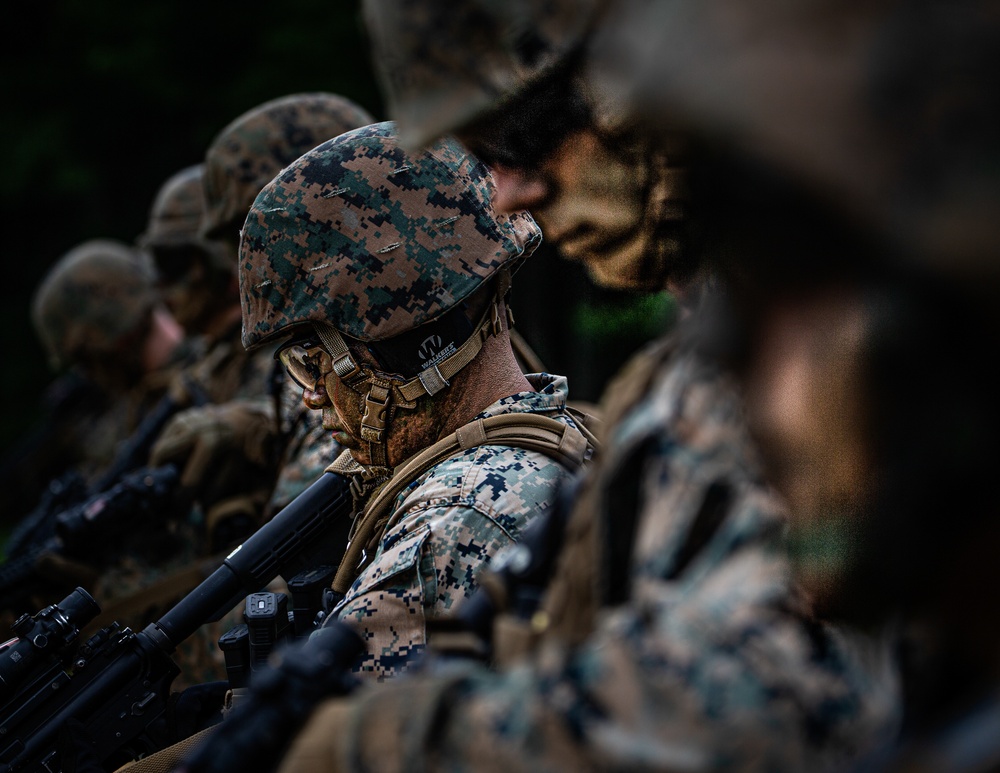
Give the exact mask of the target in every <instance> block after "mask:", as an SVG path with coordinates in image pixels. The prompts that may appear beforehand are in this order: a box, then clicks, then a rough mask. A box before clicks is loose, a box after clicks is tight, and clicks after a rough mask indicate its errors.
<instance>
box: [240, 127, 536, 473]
mask: <svg viewBox="0 0 1000 773" xmlns="http://www.w3.org/2000/svg"><path fill="white" fill-rule="evenodd" d="M492 189H493V182H492V178H491V176H490V173H489V171H488V170H487V168H486V167H485V166H484V165H483V164H482V163H481V162H479V161H478V160H477V159H475V158H474V157H472V156H469V155H468V154H467V153H466V152H465V151H464V150H463V149H462V147H461V145H459V144H458V143H457V142H456V141H454V140H451V139H444V140H441V141H439V142H438V143H436V144H435V145H433V146H431V147H430V148H428V149H426V150H422V151H416V152H413V153H408V152H406V151H404V150H403V149H402V148H401V147H400V146H399V144H398V141H397V137H396V132H395V127H394V125H393V124H392V123H391V122H386V123H380V124H375V125H372V126H368V127H364V128H361V129H357V130H355V131H352V132H348V133H346V134H343V135H341V136H339V137H337V138H336V139H333V140H330V141H328V142H325V143H323V144H322V145H320V146H319V147H317V148H315V149H313V150H312V151H310V152H308V153H306V154H305V155H304V156H302V157H301V158H300V159H298V160H297V161H295V162H294V163H293V164H291V165H290V166H289V167H287V168H286V169H285V170H283V171H282V172H281V173H280V174H279V175H278V176H277V177H276V178H275V179H274V180H273V181H272V182H271V183H270V184H268V185H267V187H265V188H264V190H263V191H261V193H260V195H259V196H258V197H257V199H256V201H255V202H254V204H253V207H252V209H251V211H250V214H249V216H248V217H247V220H246V223H245V225H244V227H243V236H242V241H241V246H240V293H241V300H242V303H243V344H244V346H246V347H247V348H248V349H255V348H258V347H260V346H262V345H264V344H266V343H268V342H273V341H275V340H278V339H280V338H288V337H289V336H293V337H294V336H296V335H301V334H304V333H312V334H314V335H315V336H318V338H319V339H320V340H321V341H322V343H323V346H324V347H325V348H326V350H327V352H328V353H329V354H330V355H331V358H332V360H333V368H334V371H335V372H336V374H337V375H338V376H339V377H340V378H341V379H343V380H344V381H346V382H347V383H348V384H349V385H351V386H352V388H354V389H356V390H358V391H362V392H366V393H367V394H368V395H369V398H370V396H371V394H373V391H374V390H376V389H377V390H379V395H378V397H379V401H380V403H381V405H382V410H381V411H380V415H381V417H382V418H380V419H378V421H375V420H373V422H372V423H371V424H370V425H365V424H363V425H362V427H361V430H362V433H363V435H364V439H366V440H368V441H369V442H370V443H372V444H373V446H377V445H378V444H380V443H382V442H384V439H385V429H386V427H387V425H388V421H389V417H390V416H391V411H390V410H389V408H388V406H390V404H391V406H392V407H400V408H412V407H414V405H415V401H416V400H417V399H418V398H419V397H421V396H423V395H426V394H431V395H433V394H435V393H437V392H438V391H440V390H441V389H444V388H445V387H446V386H447V385H448V381H447V379H448V378H450V377H451V376H452V375H454V374H455V373H456V372H458V370H460V369H461V368H462V367H464V365H465V364H467V363H468V362H470V361H471V360H472V359H473V358H474V357H475V355H476V354H477V353H478V351H479V347H480V346H481V345H482V341H483V340H485V338H486V337H487V336H488V335H491V334H493V333H496V332H499V329H500V321H499V319H498V318H496V309H497V305H496V303H494V304H492V305H491V306H490V309H492V312H493V313H492V314H491V313H490V312H489V311H488V312H487V313H486V314H485V315H484V316H483V318H482V319H481V320H480V322H479V323H478V325H476V324H475V323H474V321H472V322H471V324H470V320H468V319H466V318H465V317H464V315H462V314H461V313H460V312H461V310H462V304H463V302H464V301H466V300H467V299H468V298H470V296H472V295H473V294H474V293H476V291H477V290H479V289H480V288H484V287H485V286H486V284H487V283H489V282H490V281H491V280H493V279H494V278H496V279H497V282H498V286H497V288H496V290H495V292H496V293H497V294H503V293H505V292H506V290H507V288H508V286H509V285H508V284H507V282H508V281H509V274H510V271H511V270H512V269H513V268H514V267H515V265H516V264H517V263H518V262H519V261H520V259H522V258H524V257H526V256H527V255H529V254H531V252H533V251H534V249H535V248H536V247H537V246H538V244H539V243H540V242H541V232H540V231H539V229H538V226H537V225H536V224H535V222H534V221H533V220H532V219H531V218H530V217H529V216H528V215H526V214H513V215H503V214H497V213H495V212H494V211H493V207H492V204H491V202H490V199H491V191H492ZM505 280H506V281H505ZM463 324H464V327H463ZM345 339H346V340H345ZM347 342H353V343H355V344H367V345H368V349H369V352H370V353H371V354H372V355H373V356H374V357H375V359H376V360H377V361H378V362H379V363H380V372H378V373H376V372H374V371H373V370H372V369H371V368H370V367H368V366H367V365H364V364H362V363H358V362H357V361H356V358H355V357H353V356H352V355H351V353H350V351H349V347H348V345H347ZM383 452H384V449H383ZM373 458H375V459H377V458H379V456H378V454H377V453H375V451H374V450H373ZM382 458H383V459H384V458H385V457H384V453H383V456H382ZM376 463H377V464H378V463H384V462H376Z"/></svg>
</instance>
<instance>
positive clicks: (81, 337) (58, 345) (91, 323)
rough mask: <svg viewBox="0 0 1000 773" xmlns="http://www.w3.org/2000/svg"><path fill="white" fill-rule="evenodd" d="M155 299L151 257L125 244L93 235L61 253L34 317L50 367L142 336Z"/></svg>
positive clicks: (110, 351)
mask: <svg viewBox="0 0 1000 773" xmlns="http://www.w3.org/2000/svg"><path fill="white" fill-rule="evenodd" d="M158 302H159V294H158V293H157V289H156V272H155V270H154V268H153V265H152V263H151V262H150V260H149V257H148V256H147V255H145V254H143V253H142V252H140V251H139V250H136V249H133V248H132V247H130V246H129V245H127V244H125V243H124V242H119V241H116V240H113V239H94V240H91V241H87V242H84V243H82V244H80V245H78V246H77V247H75V248H74V249H72V250H70V251H69V252H68V253H66V254H65V255H63V256H62V257H61V258H60V259H59V260H58V261H57V262H56V264H55V265H54V266H53V267H52V268H51V269H50V270H49V273H48V274H47V275H46V277H45V278H44V279H43V280H42V283H41V284H40V285H39V287H38V289H37V290H36V291H35V296H34V299H33V303H32V321H33V323H34V326H35V330H36V331H37V333H38V336H39V338H40V339H41V340H42V343H43V344H44V345H45V348H46V350H47V352H48V354H49V357H50V359H51V361H52V364H53V366H54V367H66V366H68V365H72V364H79V363H86V362H90V361H93V360H96V359H100V358H103V357H107V356H109V355H113V354H114V353H115V351H116V349H117V348H118V347H119V346H120V345H121V344H122V343H123V342H124V341H127V340H128V339H129V338H130V337H133V336H138V335H140V334H141V333H142V332H143V331H144V330H145V327H146V325H147V323H148V320H149V315H150V312H151V310H152V309H153V307H154V306H155V305H156V304H157V303H158Z"/></svg>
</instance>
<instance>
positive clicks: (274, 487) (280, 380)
mask: <svg viewBox="0 0 1000 773" xmlns="http://www.w3.org/2000/svg"><path fill="white" fill-rule="evenodd" d="M373 120H374V119H373V118H372V117H371V116H370V115H369V114H368V113H367V112H366V111H365V110H364V109H363V108H362V107H360V106H359V105H357V104H356V103H354V102H352V101H351V100H349V99H346V98H344V97H341V96H339V95H336V94H328V93H323V92H315V93H312V92H309V93H302V94H291V95H288V96H285V97H280V98H278V99H274V100H270V101H268V102H265V103H263V104H261V105H258V106H257V107H255V108H253V109H251V110H248V111H247V112H246V113H243V114H242V115H240V116H238V117H237V118H235V119H234V120H233V121H231V122H230V123H229V124H228V125H227V126H226V127H224V128H223V129H222V130H221V131H220V132H219V133H218V134H217V135H216V137H215V138H214V139H213V140H212V142H211V144H210V145H209V147H208V150H207V151H206V154H205V162H204V164H203V165H201V166H200V167H199V168H200V170H201V173H200V174H199V176H198V179H199V181H200V184H201V188H202V189H201V191H199V192H198V194H197V196H198V198H199V199H203V204H204V215H203V216H202V217H200V218H199V219H198V222H197V223H195V222H191V223H189V224H187V225H188V226H193V230H190V231H189V232H188V238H189V240H190V241H197V242H199V243H201V244H207V245H210V246H211V249H212V250H213V252H212V253H211V255H213V256H217V255H221V263H218V264H217V265H216V263H212V265H215V266H216V267H217V268H218V269H219V270H224V271H225V273H226V276H227V278H228V280H229V282H231V286H230V287H229V290H228V294H227V297H228V298H229V299H230V303H229V304H228V306H227V314H228V319H229V325H228V327H227V328H226V331H225V335H220V336H218V338H217V342H216V344H215V346H214V347H213V348H212V350H211V351H210V352H209V354H208V355H207V356H206V359H205V363H204V364H203V367H206V368H209V369H215V370H217V371H221V372H226V373H232V372H234V368H235V367H236V366H234V365H233V364H232V363H242V365H239V369H240V372H242V373H243V374H244V375H243V376H242V377H239V378H237V379H235V383H233V382H234V380H233V379H232V378H229V379H227V381H228V382H230V383H232V387H231V388H230V389H229V392H228V394H227V395H225V396H218V397H217V398H216V401H217V402H224V401H228V400H232V399H238V400H250V401H252V402H253V403H255V404H256V407H257V408H259V407H260V406H261V405H262V403H264V402H266V403H267V408H268V410H269V411H271V412H272V414H276V415H277V423H276V425H275V433H276V434H277V440H278V442H279V445H280V447H281V448H282V449H283V450H282V451H281V452H280V457H275V458H272V459H270V460H268V461H269V466H270V467H271V468H272V474H277V476H278V477H277V480H276V481H274V480H273V479H272V480H271V481H269V482H268V484H267V486H266V487H265V488H266V489H267V490H266V491H262V492H261V495H262V496H263V499H262V500H261V501H260V502H259V503H257V504H255V507H256V508H257V509H258V510H261V511H263V513H264V517H265V518H266V517H269V516H270V515H271V514H273V513H274V512H276V511H277V510H279V509H281V507H283V506H284V505H286V504H288V502H290V501H291V500H292V499H294V498H295V496H297V495H298V494H299V493H301V492H302V491H303V490H304V489H305V488H306V487H307V486H308V485H309V484H310V483H312V482H313V481H314V480H315V479H316V478H317V477H318V476H319V475H320V474H322V472H323V469H324V468H325V467H326V466H327V465H328V464H329V463H330V461H331V460H332V459H333V458H334V457H335V456H336V455H337V453H338V452H339V449H338V448H337V446H336V444H335V443H333V441H332V439H331V438H330V436H329V433H325V432H323V430H322V428H321V427H320V426H319V422H318V421H317V420H315V419H314V418H313V415H312V412H310V411H308V410H305V409H304V408H303V407H302V404H301V400H300V399H299V398H300V395H299V393H298V391H297V390H296V389H295V388H294V387H293V386H291V385H290V384H289V383H288V382H287V380H286V379H285V378H284V377H283V375H281V374H279V373H277V372H276V371H275V368H276V364H275V363H274V361H273V360H272V357H271V354H272V353H271V352H269V351H267V350H263V349H262V350H260V351H258V352H256V353H254V354H249V353H247V352H246V351H245V350H244V349H243V346H242V343H241V341H240V317H239V300H238V292H237V289H236V245H237V240H238V237H239V231H240V228H241V227H242V225H243V221H244V219H245V218H246V214H247V211H248V210H249V209H250V205H251V204H252V203H253V200H254V198H255V197H256V196H257V194H258V193H259V192H260V190H261V189H262V188H263V187H264V186H265V185H266V184H267V183H268V182H270V180H271V178H272V177H274V175H275V174H277V173H278V172H279V171H280V170H281V169H283V168H284V167H285V166H287V165H288V164H289V163H291V162H292V161H294V160H295V159H296V158H298V157H299V156H300V155H301V154H302V153H305V152H306V151H307V150H309V149H311V148H313V147H315V146H316V145H318V144H320V143H321V142H323V141H324V140H327V139H330V138H332V137H335V136H337V135H338V134H341V133H342V132H345V131H348V130H349V129H354V128H357V127H359V126H364V125H366V124H368V123H371V122H372V121H373ZM189 179H190V176H189ZM191 195H192V196H194V195H195V194H191ZM192 201H193V198H192ZM213 362H218V363H221V364H224V363H227V362H228V363H230V365H228V366H226V367H225V368H223V367H221V365H212V363H213ZM223 424H224V422H223ZM177 435H178V437H177V443H176V446H177V447H178V448H179V447H181V446H183V443H184V440H183V433H182V432H181V431H180V430H178V432H177ZM264 477H267V476H264Z"/></svg>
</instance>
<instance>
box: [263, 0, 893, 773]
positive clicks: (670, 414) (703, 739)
mask: <svg viewBox="0 0 1000 773" xmlns="http://www.w3.org/2000/svg"><path fill="white" fill-rule="evenodd" d="M540 5H541V4H531V3H524V4H517V5H515V6H513V7H511V6H504V7H503V8H501V7H500V6H499V5H495V4H490V3H485V2H483V3H478V2H467V3H461V4H457V5H456V4H454V3H449V4H445V3H431V2H427V3H409V4H403V3H394V2H388V0H387V1H386V2H379V1H378V0H370V2H368V3H367V4H366V18H367V20H368V23H369V29H370V31H371V32H372V36H373V38H374V42H375V46H376V52H375V61H376V64H377V65H380V66H381V67H382V70H383V83H384V85H386V87H387V90H388V94H387V97H388V102H389V105H390V111H391V113H392V115H393V116H395V117H398V118H399V119H400V121H401V122H402V123H403V128H402V129H401V131H402V133H403V136H404V138H405V139H407V140H408V141H410V142H414V143H423V142H425V141H426V140H427V139H428V138H429V137H433V136H435V135H436V134H437V133H438V132H440V131H444V130H449V131H454V132H455V133H456V134H457V136H459V138H460V139H462V140H463V142H466V143H467V144H468V145H469V146H470V147H471V148H472V149H474V150H475V152H477V154H480V155H481V156H482V157H483V159H484V160H485V161H486V162H487V163H488V164H490V166H491V167H492V168H493V172H494V176H495V178H496V180H497V187H498V192H499V193H498V198H497V199H496V200H495V201H496V202H497V205H498V206H499V207H501V208H503V207H504V206H511V205H518V206H524V207H526V208H528V209H529V210H531V211H532V212H533V214H535V215H536V216H537V217H538V219H539V222H540V224H541V225H542V227H543V231H545V230H546V229H548V233H550V234H551V235H552V237H553V238H554V240H555V241H556V243H557V246H560V247H561V248H562V250H563V251H564V252H566V253H568V254H569V255H570V256H572V257H576V258H579V259H581V260H583V261H584V262H585V263H587V264H588V267H589V268H590V269H591V273H592V275H593V276H594V277H595V279H597V280H598V281H602V282H608V283H610V282H615V283H616V284H618V285H619V286H622V285H624V286H631V287H649V286H650V283H651V282H652V283H653V284H654V285H655V286H659V287H665V286H669V287H670V288H671V289H672V290H673V291H675V292H677V293H679V294H681V295H682V296H683V299H684V300H685V302H686V305H687V307H688V318H687V319H686V320H685V321H683V322H682V324H681V326H680V328H679V329H678V330H677V331H676V332H675V333H674V334H672V335H670V336H667V337H665V338H664V339H663V340H661V341H658V342H655V343H654V344H651V345H650V346H649V347H648V348H647V349H646V350H645V351H644V352H642V353H640V355H639V356H638V357H637V358H636V360H635V361H634V362H632V363H631V364H630V365H629V366H627V367H626V368H625V370H624V371H623V372H622V374H621V375H620V376H619V377H618V378H616V379H615V380H614V381H613V382H612V383H611V384H610V385H609V387H608V389H607V390H606V396H605V399H604V403H603V405H604V411H605V420H606V426H607V427H608V430H607V433H606V435H605V436H604V443H603V445H602V454H601V456H600V457H599V459H598V460H597V463H596V465H595V467H594V468H593V469H592V470H591V472H590V474H589V475H588V476H587V477H586V478H585V479H584V482H583V484H582V489H581V493H580V496H579V498H578V501H577V505H576V507H575V508H574V511H573V513H572V516H571V518H570V521H569V524H568V526H567V532H566V545H565V547H564V548H563V549H562V550H561V551H560V554H559V555H558V556H557V557H555V558H554V559H553V562H554V563H555V566H556V572H555V577H554V579H553V580H552V582H551V583H550V584H549V587H548V589H547V592H546V596H545V598H544V600H543V602H542V606H541V609H540V611H539V613H538V614H535V615H533V616H532V617H531V619H530V621H522V620H519V619H516V616H514V615H510V614H508V615H506V616H501V617H499V618H498V619H497V621H496V622H495V624H494V637H495V639H496V660H497V661H498V663H499V665H500V669H499V671H498V672H493V671H489V670H487V669H484V668H481V667H475V666H469V665H456V664H454V663H451V662H449V661H447V660H444V661H442V660H430V661H428V663H427V665H426V670H427V671H428V672H429V673H428V674H427V675H426V676H421V677H420V678H413V679H408V680H406V681H405V682H399V683H397V684H393V685H384V686H381V687H379V688H368V689H364V690H362V691H361V692H360V693H359V694H358V695H356V696H355V697H353V698H352V699H350V700H346V701H345V700H338V701H332V702H330V703H329V704H327V705H326V706H325V707H324V708H323V709H322V710H320V711H319V712H317V714H316V715H315V716H314V718H313V720H312V722H311V723H310V725H309V726H308V727H307V728H306V730H305V731H304V732H303V733H302V734H301V735H300V737H299V739H298V741H297V742H296V744H295V746H294V747H293V749H292V750H291V752H290V753H289V754H288V756H287V757H286V760H285V763H284V766H283V768H282V769H283V770H288V771H292V770H311V769H316V770H330V769H337V770H341V769H343V770H361V769H379V770H403V769H410V768H413V767H420V768H421V769H424V770H472V769H475V770H505V769H511V768H514V769H532V770H563V769H605V768H613V769H630V770H631V769H656V770H792V771H798V770H821V769H824V768H827V767H829V766H831V765H836V764H838V763H842V762H843V761H844V760H846V759H849V758H850V757H851V756H852V755H854V754H856V753H857V752H858V751H859V750H862V749H864V748H866V747H868V746H870V745H871V744H872V743H874V742H875V741H876V740H877V739H878V738H880V737H881V736H882V734H883V733H885V732H888V731H889V730H890V729H891V728H892V726H893V724H894V722H895V721H896V716H897V698H898V696H897V693H896V681H895V671H894V668H893V665H892V663H891V660H890V659H889V657H888V654H887V646H886V642H885V641H884V640H883V637H882V636H880V635H875V636H868V635H866V634H862V633H860V632H859V631H857V630H855V629H853V628H851V627H848V626H839V625H832V624H830V623H829V622H827V621H825V620H823V619H821V618H819V617H817V616H816V615H815V614H814V613H813V611H812V610H811V609H810V608H809V605H808V603H807V601H806V599H805V598H803V596H802V594H801V592H800V589H799V587H798V586H797V584H796V582H795V581H794V580H793V578H792V576H791V572H790V566H789V562H788V556H787V554H786V552H785V548H784V542H783V538H784V532H785V527H786V514H785V506H784V504H783V503H782V501H781V500H780V499H779V498H778V496H777V495H776V494H775V492H774V491H772V489H771V487H770V486H769V485H767V484H766V483H765V481H764V477H763V467H762V465H761V462H760V459H759V457H758V452H757V450H756V444H755V443H754V442H753V441H752V439H751V437H750V435H749V433H748V429H747V426H746V419H745V415H744V407H743V400H742V395H741V393H740V390H739V387H738V384H737V383H736V382H735V381H734V379H733V378H732V376H731V375H730V374H729V373H728V372H727V370H726V369H725V368H724V367H723V366H722V363H721V362H720V361H719V359H718V357H717V356H716V354H715V351H714V348H713V346H712V345H709V344H711V343H712V338H711V336H710V335H708V336H706V334H705V332H704V331H706V330H708V331H711V330H712V328H713V327H714V325H715V324H716V320H717V319H718V317H717V315H716V314H714V312H713V304H714V300H715V299H716V298H718V297H720V296H718V295H717V294H716V293H717V291H716V290H712V288H713V286H714V285H713V282H712V281H710V280H709V279H708V278H707V276H706V275H705V274H704V269H705V268H706V266H705V265H704V264H702V263H700V262H699V261H698V257H699V253H697V252H695V251H694V250H690V249H684V248H685V246H686V245H685V244H684V243H683V241H682V239H681V237H682V236H683V224H684V218H683V214H684V209H683V205H684V204H685V200H686V198H685V196H684V180H685V177H684V174H683V172H682V168H683V163H681V162H682V160H683V156H680V155H678V153H680V152H681V151H682V150H683V149H684V148H683V145H679V144H677V142H678V141H679V140H683V139H684V138H683V136H680V135H676V134H674V133H670V132H661V131H656V132H653V131H650V130H648V129H647V127H645V125H644V124H643V121H642V120H640V117H639V116H638V114H637V112H636V111H634V110H633V111H632V112H629V111H628V110H620V109H619V110H613V111H608V112H602V107H603V105H602V102H601V101H600V99H599V97H601V96H606V94H604V93H603V92H599V91H595V90H593V89H592V88H591V87H592V85H593V84H592V82H591V81H590V79H589V78H587V77H586V75H585V70H584V69H582V65H584V64H586V63H587V62H588V60H587V50H586V48H585V44H586V42H587V41H589V39H590V32H591V31H592V29H602V27H601V25H602V24H604V23H607V22H606V18H604V17H600V16H599V15H595V14H597V13H598V12H599V11H601V10H603V8H606V7H607V4H602V3H596V4H587V3H562V4H561V3H555V4H545V7H544V9H541V10H540ZM588 6H589V7H588ZM525 12H527V13H525ZM607 18H611V17H607ZM640 29H641V28H640ZM641 36H642V33H640V35H639V39H640V40H641V39H642V37H641ZM679 39H683V35H680V36H679ZM424 97H427V100H426V101H424V99H423V98H424ZM442 105H444V106H446V107H448V108H450V109H443V108H442ZM619 107H620V105H619ZM620 138H627V139H628V140H629V141H628V142H626V143H625V144H624V145H619V144H618V140H619V139H620ZM642 148H646V149H647V150H648V152H643V151H642V150H641V149H642ZM629 166H631V167H632V168H634V169H635V170H636V173H635V175H634V176H631V177H630V176H629V175H628V174H626V173H625V171H624V170H625V169H627V168H628V167H629ZM594 181H598V182H607V183H608V185H609V187H608V188H606V189H603V190H602V189H598V190H596V191H595V190H593V183H594ZM588 186H590V189H589V190H588ZM591 194H592V195H591ZM602 195H603V196H604V197H605V200H607V199H608V197H610V198H611V199H618V200H620V201H621V202H629V205H628V206H627V207H626V208H624V209H619V210H617V214H616V217H615V218H612V219H611V220H610V221H609V222H605V223H603V224H602V222H601V220H600V218H601V214H602V212H607V211H614V210H608V209H607V208H601V207H596V206H594V205H595V204H597V203H599V202H600V201H601V198H600V196H602ZM588 196H589V199H590V204H591V207H590V208H588V207H586V206H584V204H585V203H586V201H587V198H588ZM574 197H580V198H577V199H575V201H576V203H579V204H580V206H579V207H572V206H568V204H573V203H574ZM560 204H567V206H560ZM586 225H589V226H590V227H592V228H593V229H594V230H595V231H596V235H594V236H592V237H591V238H590V239H582V238H579V236H580V234H581V233H585V231H583V230H582V229H581V228H580V226H586ZM574 228H577V231H576V232H575V233H574V230H573V229H574ZM620 229H624V231H622V230H620ZM637 229H638V230H641V231H642V232H641V233H638V232H637ZM623 235H624V236H625V237H626V238H624V239H623V238H621V237H622V236H623ZM601 236H603V237H605V238H600V237H601ZM706 290H712V292H706ZM702 323H704V325H703V324H702ZM706 340H707V342H706ZM480 581H481V582H482V583H484V584H486V585H487V587H492V585H493V581H492V580H491V578H490V576H489V574H488V573H487V574H486V575H485V576H484V577H481V578H480ZM515 634H516V635H515ZM525 651H526V652H525Z"/></svg>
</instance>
